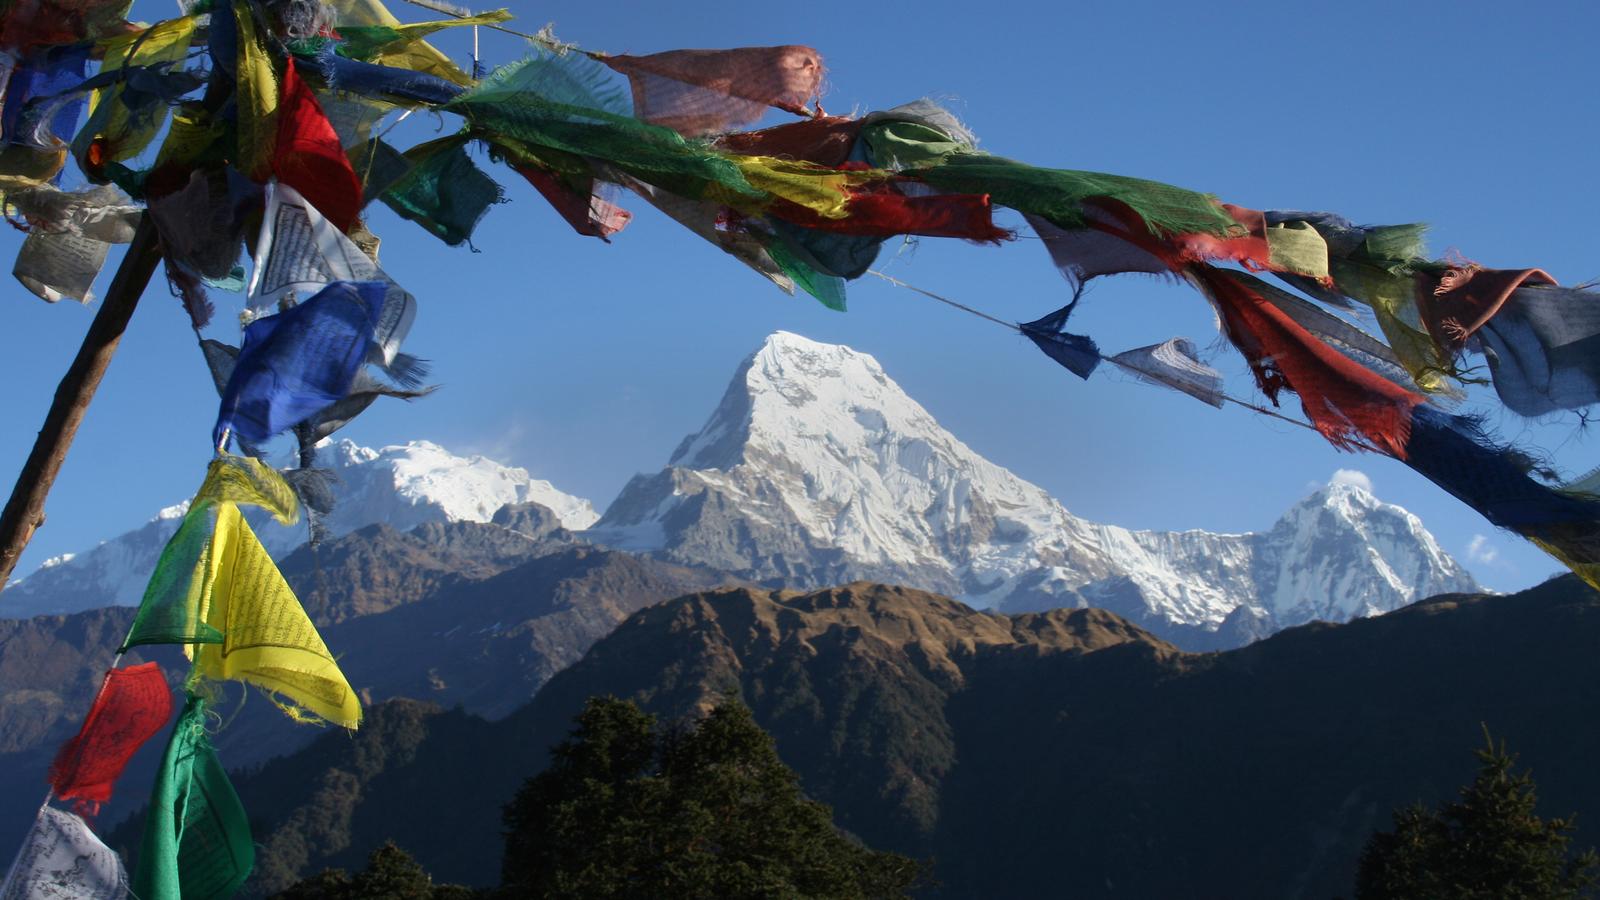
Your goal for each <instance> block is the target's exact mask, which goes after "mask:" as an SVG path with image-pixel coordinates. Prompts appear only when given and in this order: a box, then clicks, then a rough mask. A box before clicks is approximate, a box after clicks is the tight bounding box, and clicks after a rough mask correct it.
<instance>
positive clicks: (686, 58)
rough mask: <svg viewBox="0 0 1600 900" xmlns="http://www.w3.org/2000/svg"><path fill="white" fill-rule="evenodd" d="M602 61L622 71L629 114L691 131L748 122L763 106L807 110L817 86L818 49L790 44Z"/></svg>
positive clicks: (819, 78) (724, 128) (803, 112)
mask: <svg viewBox="0 0 1600 900" xmlns="http://www.w3.org/2000/svg"><path fill="white" fill-rule="evenodd" d="M601 62H604V63H605V64H606V65H608V66H610V67H611V68H613V69H616V70H617V71H618V72H621V73H622V74H624V75H626V76H628V82H629V84H630V85H631V86H632V88H633V113H634V115H635V116H637V117H639V118H640V119H643V120H644V121H646V122H650V123H652V124H655V125H664V126H666V127H668V128H671V129H673V130H674V131H678V132H681V133H683V134H686V135H690V136H698V135H703V134H710V133H713V132H720V131H730V130H732V129H734V128H737V127H738V126H740V125H745V124H747V123H750V122H754V121H755V120H756V119H759V118H761V116H762V114H764V113H765V112H766V110H767V107H769V106H776V107H777V108H779V109H782V110H786V111H788V112H792V113H795V114H796V115H802V116H804V115H810V113H809V112H808V111H807V110H806V108H805V107H806V104H807V103H809V102H810V101H811V99H812V98H813V97H815V96H816V95H817V91H818V89H819V88H821V87H822V56H821V54H819V53H817V51H815V50H813V49H811V48H810V47H802V46H799V45H794V44H791V45H787V46H782V47H742V48H739V49H734V50H669V51H667V52H665V53H652V54H650V55H649V56H626V55H622V56H607V57H604V58H603V59H602V60H601Z"/></svg>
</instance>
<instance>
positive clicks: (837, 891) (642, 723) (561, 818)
mask: <svg viewBox="0 0 1600 900" xmlns="http://www.w3.org/2000/svg"><path fill="white" fill-rule="evenodd" d="M505 824H506V827H507V834H506V855H505V860H504V865H503V871H502V886H501V890H502V891H503V892H504V893H505V894H506V895H507V896H527V897H552V898H554V897H572V898H577V897H584V898H605V897H678V898H697V897H706V898H710V897H718V898H722V897H751V898H754V897H840V898H845V897H863V898H865V897H903V896H906V892H907V891H908V890H909V889H910V887H911V886H912V885H913V884H914V883H916V881H917V880H918V878H919V876H920V874H921V866H920V865H919V864H918V863H917V862H915V861H914V860H911V859H908V858H906V857H904V856H900V855H898V854H893V853H885V852H879V851H874V850H872V849H869V848H867V847H864V846H862V845H861V844H859V843H858V842H856V841H854V840H852V839H850V838H849V837H847V836H845V835H844V834H842V833H840V832H839V830H838V829H837V828H835V827H834V825H833V819H832V812H831V810H830V809H829V808H828V807H827V806H825V805H824V804H821V803H817V802H815V801H812V800H808V799H806V798H805V797H804V796H803V795H802V794H801V792H800V788H799V784H798V779H797V776H796V775H795V774H794V772H793V771H791V770H790V769H789V768H787V767H786V766H784V764H783V762H782V761H781V760H780V759H779V758H778V754H777V750H776V748H775V747H774V744H773V741H772V738H771V737H770V736H768V735H767V733H766V732H764V731H762V730H761V728H760V727H759V726H758V725H757V724H756V722H755V720H754V718H753V717H752V715H751V713H750V710H749V709H748V708H746V707H745V706H744V705H743V704H742V703H740V702H739V701H738V700H737V699H736V698H734V697H732V696H728V697H725V698H724V699H723V701H722V702H721V704H720V705H719V706H717V708H716V709H715V710H713V711H712V712H711V714H710V715H708V716H707V717H706V718H704V719H703V720H701V721H700V722H698V723H697V724H695V725H693V726H692V727H688V728H684V729H680V730H676V731H673V730H662V729H660V728H658V727H657V725H656V722H655V720H654V719H653V718H652V717H651V716H649V715H647V714H645V713H644V712H642V711H640V710H639V708H638V707H636V706H634V705H633V704H632V703H628V702H625V701H622V700H617V699H615V698H597V699H591V700H590V701H589V704H588V706H587V707H586V708H585V710H584V711H583V713H582V714H581V715H580V716H579V717H578V720H577V729H576V730H575V731H574V732H573V733H572V736H571V738H570V739H569V740H567V741H565V742H564V743H562V744H560V745H559V746H557V747H556V748H555V749H554V758H553V761H552V764H551V766H550V768H549V769H547V770H546V771H545V772H543V773H541V774H539V775H537V776H535V777H533V778H531V779H529V780H528V781H527V782H526V784H524V786H523V787H522V789H521V791H519V792H518V794H517V797H516V799H515V800H514V801H513V802H512V803H511V804H510V805H509V806H508V807H507V808H506V810H505Z"/></svg>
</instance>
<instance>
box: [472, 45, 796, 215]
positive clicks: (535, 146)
mask: <svg viewBox="0 0 1600 900" xmlns="http://www.w3.org/2000/svg"><path fill="white" fill-rule="evenodd" d="M608 78H609V72H607V71H605V70H604V69H603V67H601V66H600V64H599V63H596V62H594V61H593V60H590V59H588V58H587V57H584V56H582V55H581V54H576V53H573V54H567V55H566V56H559V55H553V54H536V55H533V56H530V57H529V58H527V59H525V60H522V61H521V62H517V63H513V64H511V65H508V66H501V67H500V68H498V69H496V70H495V71H494V72H493V73H491V74H490V75H489V76H488V77H487V78H484V79H483V81H482V82H481V83H480V84H479V85H478V86H477V87H475V88H472V89H470V90H468V91H466V92H465V93H463V94H461V96H459V97H457V98H455V99H454V100H451V101H450V102H449V103H447V104H445V105H444V107H443V109H444V110H446V111H448V112H454V113H457V114H459V115H461V116H462V117H463V118H465V119H466V120H467V122H468V123H469V125H470V127H471V128H472V129H473V130H474V131H476V132H481V133H482V134H484V135H486V136H488V137H489V138H491V139H494V140H496V142H502V141H503V139H505V138H510V139H512V140H515V141H520V142H522V143H523V144H525V145H527V147H528V148H529V149H530V150H532V151H533V152H535V153H537V152H538V151H539V150H541V149H550V150H558V151H561V152H563V153H568V154H571V155H573V156H578V157H585V158H589V159H595V160H600V161H602V162H605V163H610V164H611V165H613V166H616V167H617V168H618V169H621V170H622V171H624V172H627V173H628V174H630V175H632V176H634V177H635V178H638V179H639V180H640V181H643V182H645V183H646V184H650V185H654V186H656V187H659V188H662V189H664V190H668V191H671V192H672V193H674V194H677V195H678V196H680V197H688V198H691V199H695V200H715V201H717V202H719V203H723V204H725V205H731V206H740V205H744V204H752V203H760V202H762V201H764V200H765V194H764V193H763V192H762V191H760V190H758V189H756V188H755V187H754V186H753V185H751V184H750V182H749V181H748V180H747V179H746V178H745V176H744V173H743V172H741V171H740V169H739V167H738V166H737V165H735V164H734V163H733V162H731V161H730V160H729V159H727V158H726V157H724V156H723V155H721V154H719V153H717V152H716V150H715V149H713V148H712V147H711V146H710V145H708V144H701V143H698V142H694V141H690V140H687V139H685V138H684V136H683V135H681V134H679V133H678V132H676V131H673V130H672V129H670V128H663V127H661V126H659V125H651V124H649V123H647V122H642V121H640V120H638V119H636V118H634V117H633V116H631V115H629V114H628V112H627V107H628V101H627V98H626V96H625V95H623V94H621V93H620V92H618V91H617V90H616V89H615V88H612V87H609V86H607V84H606V81H607V79H608Z"/></svg>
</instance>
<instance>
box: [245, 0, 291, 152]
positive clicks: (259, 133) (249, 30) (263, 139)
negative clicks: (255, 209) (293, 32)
mask: <svg viewBox="0 0 1600 900" xmlns="http://www.w3.org/2000/svg"><path fill="white" fill-rule="evenodd" d="M254 6H255V4H253V3H250V2H248V0H235V2H234V5H233V9H234V12H235V14H236V15H237V18H238V22H239V59H238V66H239V69H238V75H237V76H236V78H235V81H234V96H235V97H236V98H237V100H238V111H239V121H238V133H239V170H240V171H242V172H244V173H245V174H246V175H249V176H251V177H252V178H265V177H266V176H267V174H268V173H269V172H270V171H271V169H272V154H273V149H274V147H275V146H276V145H277V138H278V94H279V89H278V72H277V70H276V69H274V68H273V66H272V56H271V55H270V54H269V53H268V52H267V47H266V44H265V43H264V42H263V41H262V39H261V37H260V35H259V33H258V32H259V29H258V28H257V23H256V17H255V14H254V13H253V12H252V9H253V7H254ZM286 65H291V66H292V65H294V63H293V62H292V61H291V62H288V63H286Z"/></svg>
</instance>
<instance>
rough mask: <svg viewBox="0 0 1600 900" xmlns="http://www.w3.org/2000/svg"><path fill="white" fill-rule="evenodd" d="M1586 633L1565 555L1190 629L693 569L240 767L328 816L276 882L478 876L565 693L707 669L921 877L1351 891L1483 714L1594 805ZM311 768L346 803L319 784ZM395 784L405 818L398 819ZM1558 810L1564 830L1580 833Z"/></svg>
mask: <svg viewBox="0 0 1600 900" xmlns="http://www.w3.org/2000/svg"><path fill="white" fill-rule="evenodd" d="M1597 639H1600V594H1597V593H1596V592H1594V591H1593V590H1591V589H1589V588H1588V587H1587V586H1585V585H1582V584H1581V583H1580V582H1578V581H1577V580H1576V579H1575V578H1570V577H1566V578H1559V579H1556V580H1554V581H1552V582H1550V583H1547V584H1545V585H1541V586H1540V587H1537V588H1534V589H1531V590H1529V591H1525V592H1522V593H1521V594H1517V595H1510V596H1496V595H1465V594H1458V595H1447V596H1441V597H1437V598H1432V599H1429V600H1426V601H1422V602H1419V603H1416V604H1413V605H1411V606H1408V607H1406V608H1404V609H1402V610H1399V611H1396V612H1395V613H1392V614H1389V615H1384V616H1377V617H1371V618H1365V619H1358V620H1354V621H1352V622H1349V623H1344V624H1328V623H1310V624H1307V625H1302V626H1297V627H1294V628H1290V629H1286V630H1284V631H1282V632H1279V633H1278V634H1275V635H1272V636H1270V637H1268V638H1265V639H1263V640H1261V641H1259V642H1257V643H1255V644H1252V645H1251V646H1249V647H1245V648H1241V649H1237V650H1232V651H1227V652H1222V653H1206V654H1191V653H1185V652H1183V651H1180V650H1177V649H1176V648H1174V647H1172V646H1171V645H1170V644H1166V643H1165V642H1163V641H1160V640H1159V639H1158V638H1156V637H1154V636H1153V635H1150V634H1149V633H1148V632H1144V631H1143V630H1141V629H1139V628H1138V627H1137V626H1135V625H1133V624H1132V623H1129V622H1127V621H1126V620H1122V619H1120V618H1119V617H1117V616H1115V615H1114V614H1112V613H1108V612H1105V611H1103V610H1054V611H1051V612H1049V613H1044V614H1013V615H1002V614H998V613H994V612H990V611H984V610H974V609H971V608H970V607H967V606H965V605H964V604H961V603H959V602H956V601H953V600H951V599H949V598H942V597H935V596H930V595H928V594H926V593H925V592H920V591H916V590H913V589H909V588H901V587H894V586H886V585H876V584H851V585H846V586H843V587H839V588H833V589H828V590H822V591H814V592H787V591H771V590H760V589H753V588H744V589H716V590H712V591H704V592H700V593H697V594H690V595H686V596H684V597H679V598H676V599H674V600H671V601H668V602H666V603H662V604H658V605H654V606H650V607H646V608H644V609H641V610H639V611H638V612H636V613H634V614H633V615H631V616H630V617H629V618H627V619H626V620H625V621H624V622H623V623H622V625H620V626H619V627H618V628H617V629H616V630H615V631H614V632H613V633H612V634H611V635H609V636H608V637H606V638H605V639H603V640H601V641H600V642H598V643H596V644H595V645H594V647H592V648H591V649H590V651H589V652H588V653H587V654H585V655H584V657H583V659H582V660H580V661H579V662H578V663H576V664H575V665H573V666H571V667H569V668H567V669H565V670H563V671H562V672H561V673H559V674H558V675H556V676H555V677H554V678H552V679H551V680H550V681H549V682H547V683H546V685H545V686H544V687H543V688H542V689H541V690H540V691H539V693H538V694H536V695H535V696H534V698H533V700H532V701H530V702H529V703H528V704H526V705H525V706H523V707H522V708H520V709H518V710H517V711H516V712H514V713H512V714H511V715H509V716H507V717H505V718H503V719H500V720H498V721H496V722H484V721H483V720H481V719H477V718H474V717H470V716H468V717H465V718H463V717H462V716H461V715H460V714H459V713H443V712H440V711H438V710H433V711H429V710H426V709H423V708H421V707H418V706H416V705H414V704H410V703H409V701H408V703H407V704H406V705H402V706H400V707H395V708H394V709H392V710H391V709H389V708H386V707H385V708H380V709H379V710H375V711H374V715H375V717H379V716H388V715H391V713H392V714H393V715H395V717H396V722H397V723H400V724H398V725H397V726H396V727H401V728H403V729H404V730H405V732H406V736H405V739H404V740H403V741H402V742H401V743H400V744H398V745H397V753H396V754H395V755H394V756H393V757H392V758H393V760H394V762H393V763H392V764H390V763H381V762H380V763H379V764H375V763H374V762H373V761H374V760H382V759H387V758H391V757H388V756H385V753H386V751H384V750H383V748H382V747H371V748H366V749H362V747H361V746H360V744H361V742H362V741H364V740H367V738H366V737H365V736H363V735H361V734H358V735H357V736H356V745H352V744H351V742H350V741H348V740H345V739H342V738H341V737H340V736H337V735H333V736H327V737H324V738H322V739H320V740H319V741H317V742H316V744H314V745H313V747H312V748H310V749H308V750H307V751H306V752H305V753H304V754H296V755H294V756H290V757H286V758H283V759H280V760H277V761H274V762H273V763H270V764H269V765H267V766H265V767H263V768H262V769H260V770H259V771H258V772H256V773H255V774H252V775H246V776H243V777H241V778H240V779H238V787H239V790H240V794H241V796H242V797H244V798H245V802H246V805H247V808H250V809H251V811H252V816H253V817H258V821H259V822H260V823H261V826H262V828H261V830H260V831H259V832H258V835H257V837H258V840H260V841H262V842H263V844H264V845H266V846H269V847H271V846H276V845H277V844H278V843H280V842H284V841H288V840H289V835H288V832H287V831H285V830H284V829H285V828H298V827H300V826H299V825H297V824H295V823H304V822H322V823H334V824H333V826H332V829H333V830H332V831H330V832H329V833H328V834H326V835H322V836H321V837H319V841H318V844H317V847H316V848H314V851H313V852H311V853H309V854H307V855H304V856H298V855H297V856H295V857H294V860H293V865H288V866H278V865H277V864H276V863H275V862H274V861H273V860H271V859H265V860H264V861H263V862H264V866H265V867H266V871H269V872H271V873H274V874H273V875H272V877H275V878H279V879H292V878H294V877H298V876H299V875H303V874H305V873H307V872H309V871H313V870H315V869H316V868H318V867H321V866H323V865H336V866H351V865H356V864H358V863H359V861H360V859H361V857H362V855H363V854H364V853H366V852H368V851H369V850H370V849H372V848H373V847H375V846H377V845H378V844H381V843H382V841H383V840H385V839H389V838H392V839H394V840H396V841H397V842H398V843H399V844H400V845H401V846H404V847H407V848H408V849H410V850H412V852H414V853H415V854H416V855H417V857H418V859H419V861H421V862H422V863H423V864H424V866H425V867H427V868H428V869H429V871H430V872H432V874H433V875H434V876H435V877H436V878H440V879H442V880H452V881H463V882H467V883H486V882H487V881H490V880H492V878H493V873H494V872H496V871H498V858H499V854H498V851H499V843H498V840H497V838H498V834H499V828H500V823H499V816H498V811H499V809H500V805H501V804H502V803H504V802H505V799H506V798H507V797H509V796H510V795H511V793H512V791H514V790H515V788H516V786H517V785H518V784H519V783H520V782H521V780H522V779H523V778H525V777H527V776H528V775H531V774H533V773H535V772H537V771H539V770H540V769H541V768H542V767H543V766H544V765H545V764H546V760H547V750H548V748H549V747H550V746H551V745H552V744H554V743H555V742H557V741H558V740H560V739H561V738H563V737H565V736H566V734H567V732H568V729H569V728H570V727H571V718H572V716H574V715H575V714H576V713H577V712H578V711H579V710H581V709H582V707H583V703H584V701H585V700H586V699H587V698H588V697H591V696H596V695H605V694H611V695H615V696H618V697H623V698H627V699H632V700H635V701H636V702H638V703H640V704H641V705H642V706H643V707H644V708H645V709H647V710H649V711H651V712H653V713H655V714H657V715H658V716H660V717H661V718H662V720H663V721H664V722H666V723H669V724H670V723H672V722H673V721H675V720H677V719H679V718H680V717H693V716H696V715H699V714H701V713H703V711H704V710H705V709H706V708H707V707H708V706H709V705H710V704H711V703H713V702H715V701H716V699H717V698H719V697H720V696H721V695H722V693H723V692H725V691H728V690H732V691H735V692H737V693H738V694H739V695H740V696H741V697H742V698H743V700H744V702H745V703H746V704H747V705H749V706H750V707H751V708H752V710H753V711H754V713H755V716H756V719H757V721H758V723H759V724H761V726H762V727H763V728H764V729H766V730H767V731H768V732H769V733H771V734H772V735H773V736H774V738H775V740H776V742H777V747H778V751H779V754H780V756H781V757H782V758H783V759H784V761H785V763H786V764H788V765H789V766H791V767H792V768H794V769H795V770H796V771H797V772H798V773H799V775H800V779H801V786H802V788H803V789H804V790H805V791H806V792H807V793H808V794H809V795H811V796H813V797H815V798H816V799H819V800H822V801H823V802H826V803H829V804H830V805H832V806H833V808H834V813H835V820H836V821H837V822H838V823H839V824H840V825H841V826H842V827H845V828H846V829H848V830H850V831H851V832H853V833H855V834H857V835H858V836H860V837H861V838H862V839H863V840H864V841H866V842H867V843H868V844H869V845H871V846H874V847H880V848H884V849H893V850H897V851H899V852H905V853H909V854H913V855H917V856H932V857H933V858H934V859H936V860H937V862H938V869H937V871H936V873H935V875H936V877H937V878H938V879H939V880H940V881H941V882H943V885H944V890H945V893H943V894H940V896H946V895H948V896H994V897H1012V896H1015V897H1033V896H1060V895H1068V896H1084V897H1098V896H1105V897H1115V896H1228V897H1242V898H1253V897H1262V898H1275V900H1276V898H1283V897H1290V898H1296V897H1302V898H1319V897H1326V896H1330V895H1337V894H1343V893H1346V892H1347V891H1348V890H1349V887H1350V885H1351V884H1352V883H1353V881H1352V879H1353V876H1354V869H1355V863H1356V859H1357V857H1358V855H1359V852H1360V848H1361V846H1362V844H1363V843H1364V841H1365V840H1366V838H1367V836H1368V835H1369V834H1370V833H1371V832H1372V830H1373V829H1375V828H1382V827H1387V826H1388V824H1389V814H1390V812H1391V810H1393V809H1395V808H1398V807H1401V806H1404V805H1407V804H1409V803H1412V802H1415V801H1417V800H1419V799H1420V800H1423V801H1425V802H1437V801H1438V800H1442V799H1447V798H1449V797H1451V796H1453V794H1454V791H1455V789H1456V787H1457V786H1458V785H1460V784H1461V783H1463V782H1464V781H1466V780H1468V779H1469V778H1470V777H1471V773H1472V770H1473V760H1472V755H1471V749H1472V748H1473V747H1474V746H1478V745H1479V744H1481V741H1482V724H1481V723H1483V722H1488V723H1489V727H1491V728H1492V729H1493V733H1494V734H1495V736H1496V738H1497V739H1505V740H1507V741H1508V742H1509V743H1510V745H1511V746H1512V747H1513V748H1515V749H1516V750H1518V751H1519V752H1520V753H1521V754H1522V755H1523V760H1524V763H1525V764H1527V765H1531V766H1532V767H1533V768H1534V769H1535V770H1536V771H1537V772H1538V773H1539V775H1540V786H1541V789H1542V790H1541V796H1543V797H1544V798H1546V801H1547V806H1548V807H1549V808H1548V809H1547V810H1546V812H1548V813H1549V814H1556V815H1564V814H1566V813H1568V812H1570V811H1571V810H1572V809H1574V808H1576V809H1578V810H1580V811H1582V810H1588V809H1591V808H1593V807H1594V806H1595V805H1596V804H1600V775H1597V774H1596V773H1595V771H1594V769H1593V767H1592V766H1591V765H1590V764H1589V760H1590V759H1591V758H1592V755H1593V754H1594V753H1595V752H1596V751H1600V734H1596V733H1594V732H1592V730H1581V729H1580V730H1579V732H1581V733H1575V732H1574V731H1573V729H1572V728H1570V725H1569V722H1568V721H1567V719H1565V718H1563V716H1562V711H1563V710H1565V711H1566V712H1567V713H1568V714H1569V715H1570V714H1571V712H1572V711H1574V710H1577V709H1581V708H1585V707H1584V706H1583V704H1584V703H1585V702H1586V700H1585V698H1587V697H1588V695H1589V694H1590V693H1592V691H1590V690H1589V689H1588V687H1587V686H1588V685H1590V684H1592V683H1594V680H1595V679H1596V678H1600V658H1597V657H1595V656H1594V654H1593V653H1591V652H1590V648H1591V647H1592V645H1593V642H1594V641H1595V640H1597ZM372 740H374V742H376V743H380V744H381V743H382V742H383V739H382V738H381V736H380V735H379V733H378V732H376V731H375V732H374V735H373V737H372ZM462 760H470V765H463V764H462V763H461V761H462ZM324 772H334V773H337V776H336V777H337V779H338V782H339V783H340V784H342V785H345V787H343V788H341V789H340V791H339V792H338V796H339V797H343V798H344V799H343V800H340V801H339V802H340V803H344V802H346V801H348V802H349V805H348V806H338V808H337V809H335V808H332V807H329V808H324V806H323V804H326V803H329V802H332V801H333V800H335V799H337V798H336V797H334V796H333V795H331V794H329V793H327V792H326V791H323V790H322V789H321V788H318V787H317V786H318V785H326V784H331V783H333V782H332V781H329V780H326V779H323V778H322V773H324ZM436 774H438V775H442V776H443V781H442V782H440V783H438V784H430V777H431V776H433V775H436ZM333 777H334V776H329V778H333ZM319 791H320V793H319ZM1552 803H1553V805H1551V804H1552ZM408 804H409V808H417V807H419V806H420V807H424V808H427V809H428V810H429V815H428V816H427V817H415V816H411V817H408V816H403V815H397V814H396V810H399V809H402V808H407V805H408ZM424 818H425V819H426V821H423V819H424ZM339 823H345V824H339ZM352 823H353V824H352ZM1578 824H1579V833H1578V834H1577V836H1576V840H1577V841H1578V843H1579V845H1587V844H1588V843H1591V842H1593V841H1594V840H1595V839H1596V837H1597V835H1600V830H1597V828H1596V826H1594V825H1593V824H1592V822H1590V820H1588V819H1587V818H1586V817H1580V818H1579V820H1578ZM319 827H322V826H319ZM119 835H120V836H119V838H118V839H119V840H123V841H127V840H131V833H129V832H119ZM289 843H290V844H291V845H292V846H293V847H294V848H295V853H296V854H299V853H301V848H303V847H304V846H305V845H304V844H303V843H294V842H292V841H290V842H289ZM1151 860H1160V861H1161V864H1160V865H1152V864H1151ZM484 873H488V874H484ZM262 886H263V887H267V888H270V887H272V885H262Z"/></svg>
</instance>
